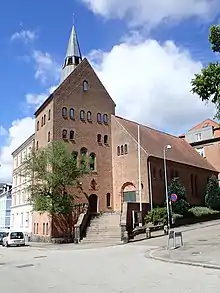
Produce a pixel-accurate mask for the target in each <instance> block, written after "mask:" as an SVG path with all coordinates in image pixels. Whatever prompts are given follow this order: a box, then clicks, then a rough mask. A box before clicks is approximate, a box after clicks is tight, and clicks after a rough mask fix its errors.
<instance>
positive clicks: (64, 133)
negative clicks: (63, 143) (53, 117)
mask: <svg viewBox="0 0 220 293" xmlns="http://www.w3.org/2000/svg"><path fill="white" fill-rule="evenodd" d="M62 138H63V139H67V130H66V129H63V131H62Z"/></svg>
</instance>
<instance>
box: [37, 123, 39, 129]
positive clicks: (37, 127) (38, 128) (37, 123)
mask: <svg viewBox="0 0 220 293" xmlns="http://www.w3.org/2000/svg"><path fill="white" fill-rule="evenodd" d="M38 130H39V121H37V131H38Z"/></svg>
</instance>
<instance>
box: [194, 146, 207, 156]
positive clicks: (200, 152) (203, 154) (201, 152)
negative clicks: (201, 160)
mask: <svg viewBox="0 0 220 293" xmlns="http://www.w3.org/2000/svg"><path fill="white" fill-rule="evenodd" d="M196 151H197V152H198V153H199V154H200V156H202V157H205V152H204V148H196Z"/></svg>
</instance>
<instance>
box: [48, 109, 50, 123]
mask: <svg viewBox="0 0 220 293" xmlns="http://www.w3.org/2000/svg"><path fill="white" fill-rule="evenodd" d="M48 120H50V109H49V111H48Z"/></svg>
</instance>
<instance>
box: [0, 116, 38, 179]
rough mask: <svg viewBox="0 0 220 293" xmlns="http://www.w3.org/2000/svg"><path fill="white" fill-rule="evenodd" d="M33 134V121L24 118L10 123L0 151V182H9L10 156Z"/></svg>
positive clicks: (10, 174) (10, 175) (10, 171)
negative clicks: (5, 139) (6, 137)
mask: <svg viewBox="0 0 220 293" xmlns="http://www.w3.org/2000/svg"><path fill="white" fill-rule="evenodd" d="M33 133H34V119H33V118H31V117H25V118H23V119H20V120H15V121H13V122H12V125H11V127H10V128H9V130H8V139H7V143H6V144H5V146H3V147H2V148H1V149H0V164H1V167H0V182H11V179H12V155H11V153H12V152H13V151H15V150H16V148H18V147H19V146H20V145H21V144H22V143H23V142H24V141H25V140H26V139H27V138H28V137H29V136H30V135H31V134H33Z"/></svg>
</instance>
